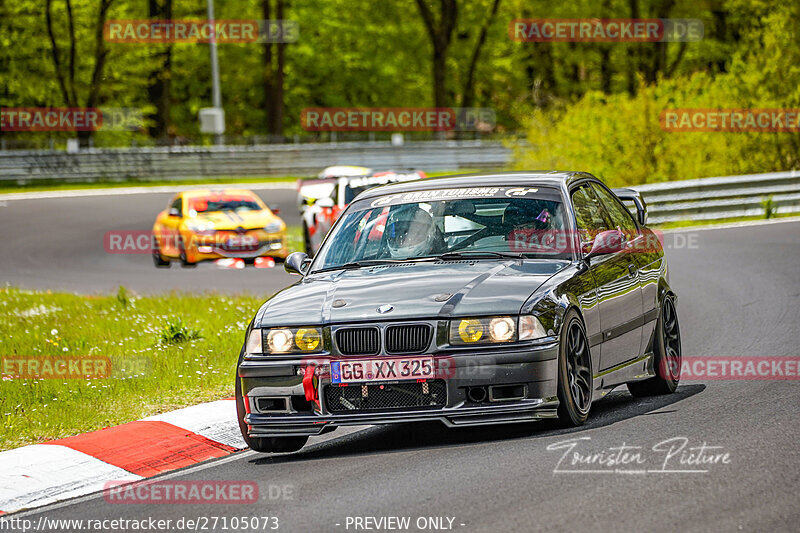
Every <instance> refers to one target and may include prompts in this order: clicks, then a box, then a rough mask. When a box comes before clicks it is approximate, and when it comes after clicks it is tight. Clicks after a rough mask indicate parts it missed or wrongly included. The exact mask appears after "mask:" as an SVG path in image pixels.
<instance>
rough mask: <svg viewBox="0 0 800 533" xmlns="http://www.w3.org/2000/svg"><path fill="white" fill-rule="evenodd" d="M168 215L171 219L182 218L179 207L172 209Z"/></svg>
mask: <svg viewBox="0 0 800 533" xmlns="http://www.w3.org/2000/svg"><path fill="white" fill-rule="evenodd" d="M167 215H169V216H171V217H180V216H181V212H180V211H178V208H177V207H170V208H169V211H167Z"/></svg>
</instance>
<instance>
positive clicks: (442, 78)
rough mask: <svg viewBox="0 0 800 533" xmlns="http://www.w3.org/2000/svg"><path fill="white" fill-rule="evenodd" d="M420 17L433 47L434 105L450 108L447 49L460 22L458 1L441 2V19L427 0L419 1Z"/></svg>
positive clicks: (441, 0) (442, 0) (440, 0)
mask: <svg viewBox="0 0 800 533" xmlns="http://www.w3.org/2000/svg"><path fill="white" fill-rule="evenodd" d="M417 7H419V12H420V15H421V16H422V20H423V22H424V23H425V28H426V29H427V30H428V36H429V37H430V40H431V44H432V45H433V62H432V63H431V68H432V73H433V105H434V106H435V107H448V105H449V103H450V98H449V96H448V94H447V85H446V80H447V49H448V48H449V47H450V43H451V42H452V39H453V30H455V28H456V22H457V20H458V3H457V1H456V0H439V19H438V20H436V17H435V16H434V14H433V11H432V10H431V8H430V7H428V4H427V3H426V0H417Z"/></svg>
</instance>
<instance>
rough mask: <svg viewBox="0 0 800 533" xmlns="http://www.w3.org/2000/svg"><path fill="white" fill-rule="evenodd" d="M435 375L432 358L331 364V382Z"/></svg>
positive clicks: (384, 379) (389, 379) (423, 377)
mask: <svg viewBox="0 0 800 533" xmlns="http://www.w3.org/2000/svg"><path fill="white" fill-rule="evenodd" d="M434 375H435V369H434V366H433V358H432V357H402V358H391V359H390V358H385V359H365V360H358V361H333V362H331V382H333V383H361V382H365V381H396V380H403V379H429V378H433V377H434Z"/></svg>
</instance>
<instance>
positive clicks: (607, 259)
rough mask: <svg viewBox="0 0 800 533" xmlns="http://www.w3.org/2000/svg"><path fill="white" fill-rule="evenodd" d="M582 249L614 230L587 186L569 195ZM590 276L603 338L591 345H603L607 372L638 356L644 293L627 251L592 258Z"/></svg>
mask: <svg viewBox="0 0 800 533" xmlns="http://www.w3.org/2000/svg"><path fill="white" fill-rule="evenodd" d="M570 196H571V198H572V205H573V209H574V211H575V219H576V224H577V229H578V234H579V236H580V240H581V244H582V248H583V245H584V244H587V245H588V244H589V243H591V242H593V240H594V237H595V235H597V234H598V233H599V232H601V231H606V230H610V229H614V225H613V223H612V221H611V218H610V217H609V214H608V212H607V211H606V209H605V207H604V206H603V204H602V202H601V201H600V199H599V198H598V196H597V194H596V193H595V191H594V190H593V188H592V185H591V183H590V182H585V183H583V184H581V185H579V186H578V187H577V188H575V189H573V190H572V191H571V193H570ZM588 269H589V272H590V273H591V275H592V277H593V278H594V282H595V286H596V287H597V301H598V307H599V310H600V334H599V336H594V338H590V339H589V344H590V346H591V345H600V350H599V351H600V365H599V369H600V370H601V371H602V370H606V369H609V368H612V367H614V366H616V365H619V364H621V363H624V362H626V361H630V360H632V359H635V358H636V357H638V356H639V349H640V344H641V336H642V328H641V324H640V323H639V320H640V317H641V315H642V291H641V287H640V286H639V278H638V270H637V268H636V263H635V262H634V260H633V254H631V253H628V251H626V250H621V251H618V252H615V253H610V254H604V255H599V256H595V257H593V258H591V260H590V261H589V265H588Z"/></svg>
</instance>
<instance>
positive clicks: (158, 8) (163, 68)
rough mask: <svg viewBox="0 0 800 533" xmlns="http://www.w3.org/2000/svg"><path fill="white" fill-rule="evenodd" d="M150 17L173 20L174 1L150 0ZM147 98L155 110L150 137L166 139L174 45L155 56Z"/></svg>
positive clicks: (166, 46)
mask: <svg viewBox="0 0 800 533" xmlns="http://www.w3.org/2000/svg"><path fill="white" fill-rule="evenodd" d="M147 5H148V15H149V16H150V19H151V20H171V19H172V0H149V1H148V4H147ZM152 63H153V70H152V71H151V72H150V78H149V85H148V87H147V97H148V100H149V101H150V104H151V105H152V106H153V108H154V110H155V111H154V112H153V113H152V114H151V115H150V121H151V124H150V127H149V133H150V137H152V138H154V139H165V138H166V137H167V134H168V130H169V125H170V117H169V111H170V81H171V77H172V45H171V44H165V45H164V46H163V47H162V48H161V50H159V51H157V52H156V53H155V54H154V57H153V60H152Z"/></svg>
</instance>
